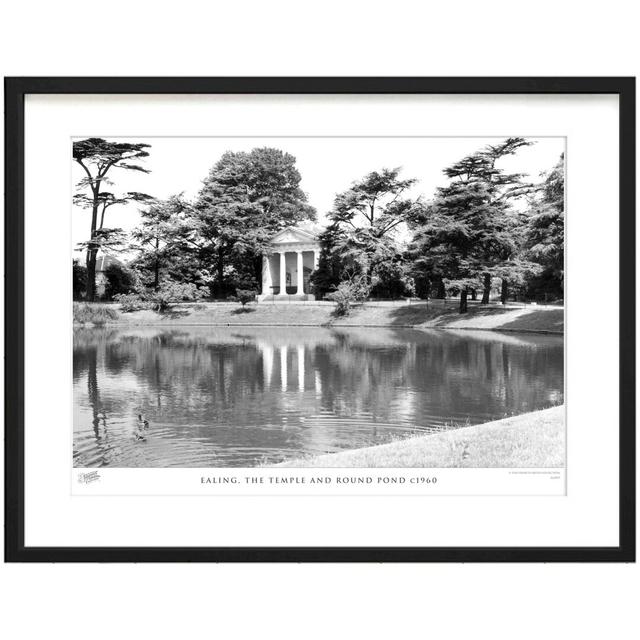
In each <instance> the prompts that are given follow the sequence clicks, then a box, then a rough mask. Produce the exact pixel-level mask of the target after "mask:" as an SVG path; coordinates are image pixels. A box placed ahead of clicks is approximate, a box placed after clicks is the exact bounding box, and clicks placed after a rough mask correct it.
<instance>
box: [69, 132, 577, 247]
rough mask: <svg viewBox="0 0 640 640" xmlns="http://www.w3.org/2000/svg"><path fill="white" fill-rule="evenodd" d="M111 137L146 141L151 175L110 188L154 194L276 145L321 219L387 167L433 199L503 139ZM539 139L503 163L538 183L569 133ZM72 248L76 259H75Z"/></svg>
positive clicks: (128, 211) (83, 234) (191, 187)
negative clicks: (467, 163)
mask: <svg viewBox="0 0 640 640" xmlns="http://www.w3.org/2000/svg"><path fill="white" fill-rule="evenodd" d="M111 140H114V141H122V142H124V141H128V142H145V143H147V144H150V145H151V148H150V149H148V151H149V153H150V155H149V158H147V160H146V162H145V163H144V166H146V167H147V168H148V169H149V170H150V171H151V173H148V174H144V173H140V172H137V171H125V170H120V169H117V170H111V172H110V173H109V174H108V177H109V178H110V179H111V180H113V182H114V184H113V186H111V187H109V190H110V191H113V192H114V193H116V194H119V193H122V192H125V191H141V192H143V193H148V194H149V195H152V196H154V197H156V198H166V197H168V196H170V195H172V194H176V193H181V192H184V194H185V196H186V197H187V198H189V199H191V198H193V197H194V196H196V195H197V193H198V191H199V189H200V187H201V185H202V181H203V179H204V178H205V177H206V176H207V174H208V172H209V169H210V168H211V167H212V166H213V165H214V164H215V163H216V162H217V161H218V159H219V158H220V156H221V155H222V154H223V153H224V152H225V151H250V150H251V149H253V148H254V147H265V146H269V147H276V148H278V149H282V150H283V151H286V152H288V153H291V154H292V155H294V156H295V157H296V159H297V167H298V169H299V171H300V174H301V175H302V183H301V186H302V189H303V190H304V191H305V192H306V194H307V196H308V198H309V202H310V203H311V204H312V205H313V206H314V207H316V209H317V211H318V220H319V221H320V222H323V220H324V217H325V214H326V213H327V211H329V210H330V209H331V206H332V204H333V199H334V197H335V195H336V193H339V192H340V191H344V190H345V189H347V188H348V187H349V186H350V185H351V183H352V182H353V181H354V180H357V179H358V178H360V177H362V176H364V175H365V174H367V173H369V172H371V171H376V170H380V169H382V168H392V167H402V173H401V177H404V178H417V180H418V182H417V183H416V185H415V187H414V188H413V190H412V193H413V194H415V195H418V194H424V196H425V197H426V198H427V199H429V198H431V197H432V196H433V194H434V192H435V189H436V188H437V187H438V186H442V185H444V184H446V182H447V180H446V178H445V176H444V174H443V173H442V170H443V169H444V168H445V167H447V166H449V165H451V164H452V163H454V162H456V161H457V160H460V159H461V158H463V157H464V156H466V155H469V154H471V153H473V152H475V151H477V150H478V149H481V148H482V147H483V146H484V145H486V144H496V143H497V142H500V141H501V140H503V138H433V137H429V138H328V137H322V138H299V137H295V138H274V137H261V138H256V137H251V138H220V137H216V138H127V139H124V138H113V139H111ZM530 140H531V141H533V142H535V144H533V145H532V146H530V147H523V148H522V149H520V150H519V151H518V152H517V154H516V155H515V156H511V157H508V158H505V159H503V160H502V164H501V166H502V167H504V168H505V170H507V171H509V172H520V173H525V174H527V175H529V176H530V179H531V181H534V182H537V181H539V179H540V174H541V173H542V172H545V171H549V170H550V169H551V168H552V167H553V166H554V165H555V164H556V162H557V161H558V158H559V157H560V154H561V153H562V152H563V151H564V144H565V139H564V138H530ZM72 165H73V168H72V178H73V181H74V185H75V183H77V182H78V181H79V180H80V179H81V178H82V176H83V175H84V173H83V172H82V169H81V168H80V167H79V166H78V165H77V164H76V163H75V162H72ZM90 215H91V214H90V212H89V211H87V210H84V209H79V208H77V207H73V217H72V222H73V224H72V228H73V232H72V239H73V246H74V249H75V247H76V243H78V242H82V241H85V240H87V238H88V236H89V230H90V223H91V219H90ZM138 223H139V214H138V206H137V205H129V206H126V207H125V206H114V207H112V208H110V209H107V215H106V219H105V226H108V227H111V228H114V227H121V228H122V229H124V230H125V231H129V230H131V229H132V228H133V227H135V226H136V225H137V224H138ZM78 255H79V254H77V253H75V254H74V256H75V257H78Z"/></svg>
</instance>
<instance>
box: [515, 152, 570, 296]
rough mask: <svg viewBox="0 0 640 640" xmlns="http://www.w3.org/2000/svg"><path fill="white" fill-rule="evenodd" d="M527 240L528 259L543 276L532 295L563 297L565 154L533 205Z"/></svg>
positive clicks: (534, 280)
mask: <svg viewBox="0 0 640 640" xmlns="http://www.w3.org/2000/svg"><path fill="white" fill-rule="evenodd" d="M525 236H526V239H525V246H526V250H527V255H528V257H529V258H530V259H531V260H533V261H534V262H537V263H538V264H540V265H541V266H542V271H541V273H540V274H538V275H537V276H536V277H534V278H532V279H531V281H530V282H529V283H528V288H529V293H530V294H531V295H536V294H539V293H540V292H544V293H545V294H547V295H548V294H551V295H553V296H559V297H563V295H564V294H563V289H564V154H562V155H561V156H560V160H559V161H558V163H557V164H556V166H555V167H554V168H553V169H552V170H551V171H550V172H549V173H548V174H547V175H546V177H545V181H544V183H543V184H542V188H541V189H540V190H539V191H538V193H537V194H536V197H535V198H533V200H532V202H531V208H530V211H529V217H528V220H527V225H526V232H525Z"/></svg>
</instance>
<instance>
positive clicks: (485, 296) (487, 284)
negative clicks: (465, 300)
mask: <svg viewBox="0 0 640 640" xmlns="http://www.w3.org/2000/svg"><path fill="white" fill-rule="evenodd" d="M490 293H491V275H490V274H488V273H485V274H484V290H483V291H482V300H481V304H489V294H490Z"/></svg>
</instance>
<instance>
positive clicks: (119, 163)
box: [73, 138, 151, 302]
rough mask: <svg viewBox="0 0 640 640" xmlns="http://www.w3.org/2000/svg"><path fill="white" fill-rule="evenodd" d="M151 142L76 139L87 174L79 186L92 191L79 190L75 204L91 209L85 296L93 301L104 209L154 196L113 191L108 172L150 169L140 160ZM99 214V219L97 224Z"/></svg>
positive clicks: (76, 154)
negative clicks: (105, 186) (104, 189)
mask: <svg viewBox="0 0 640 640" xmlns="http://www.w3.org/2000/svg"><path fill="white" fill-rule="evenodd" d="M149 147H150V145H148V144H143V143H127V142H125V143H121V142H109V141H107V140H104V139H102V138H87V139H86V140H79V141H77V142H74V143H73V159H74V161H75V162H77V163H78V164H79V165H80V166H81V167H82V169H83V171H84V173H85V174H86V177H84V178H83V179H82V180H81V181H80V182H79V183H78V185H77V187H78V188H80V189H88V191H89V195H86V194H82V193H80V194H77V195H76V196H75V198H74V201H75V203H76V204H78V205H79V206H81V207H85V208H88V209H91V232H90V235H89V240H88V242H87V243H85V248H86V250H87V260H86V264H87V293H86V300H87V301H88V302H93V301H94V299H95V279H96V278H95V275H96V256H97V254H98V251H99V250H100V248H102V247H103V245H101V244H100V243H99V242H98V240H99V239H100V233H99V232H100V231H102V230H103V229H104V228H105V227H104V216H105V212H106V210H107V209H108V208H109V207H112V206H114V205H116V204H120V205H123V204H127V203H129V202H131V201H138V202H139V201H146V200H148V199H150V198H151V197H150V196H148V195H147V194H144V193H140V192H128V193H127V194H125V195H123V196H120V197H117V196H115V195H114V194H113V193H110V192H106V191H103V190H102V187H103V186H104V185H108V184H110V181H109V179H108V178H107V174H108V173H109V172H110V171H111V170H112V169H123V170H127V171H140V172H142V173H149V170H148V169H145V168H144V167H142V166H141V165H140V164H137V161H139V160H144V159H145V158H147V157H148V156H149V153H148V152H147V151H145V149H147V148H149ZM98 216H99V217H100V223H99V224H98Z"/></svg>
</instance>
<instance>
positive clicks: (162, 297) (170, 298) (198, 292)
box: [149, 281, 207, 311]
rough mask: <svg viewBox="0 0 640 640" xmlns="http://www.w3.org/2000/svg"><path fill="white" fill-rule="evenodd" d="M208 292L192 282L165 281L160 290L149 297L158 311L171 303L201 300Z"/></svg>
mask: <svg viewBox="0 0 640 640" xmlns="http://www.w3.org/2000/svg"><path fill="white" fill-rule="evenodd" d="M206 293H207V292H206V291H205V290H204V288H198V286H196V285H195V284H193V283H191V282H188V283H184V284H182V283H179V282H171V281H169V282H165V283H163V284H162V285H161V286H160V288H159V289H158V291H154V292H153V293H151V295H150V296H149V299H150V301H151V303H152V305H153V306H154V307H155V309H156V311H164V310H165V309H166V308H167V307H168V306H169V305H170V304H173V303H176V302H191V301H193V300H199V299H200V298H204V297H205V296H206Z"/></svg>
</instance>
